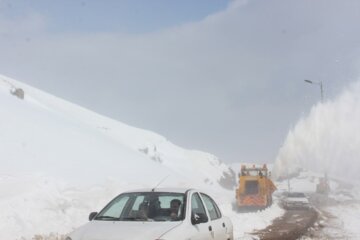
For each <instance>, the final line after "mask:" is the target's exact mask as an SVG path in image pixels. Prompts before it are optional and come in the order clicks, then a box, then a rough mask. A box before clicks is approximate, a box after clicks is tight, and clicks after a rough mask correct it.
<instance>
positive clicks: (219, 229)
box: [201, 193, 227, 240]
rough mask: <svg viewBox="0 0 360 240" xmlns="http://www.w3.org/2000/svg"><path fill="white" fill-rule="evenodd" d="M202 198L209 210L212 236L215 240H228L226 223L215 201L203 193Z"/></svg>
mask: <svg viewBox="0 0 360 240" xmlns="http://www.w3.org/2000/svg"><path fill="white" fill-rule="evenodd" d="M201 198H202V199H203V201H204V204H205V207H206V209H207V212H208V215H209V220H210V226H211V228H212V231H211V232H212V235H213V236H214V238H213V239H214V240H223V239H226V227H227V226H226V223H225V222H224V220H223V219H222V216H221V212H220V209H219V207H218V206H217V204H216V203H215V201H214V200H213V199H212V198H211V197H209V196H208V195H206V194H204V193H201Z"/></svg>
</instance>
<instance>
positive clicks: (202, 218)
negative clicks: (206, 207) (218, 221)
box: [191, 212, 209, 225]
mask: <svg viewBox="0 0 360 240" xmlns="http://www.w3.org/2000/svg"><path fill="white" fill-rule="evenodd" d="M208 220H209V218H208V217H207V216H206V214H204V213H194V212H192V213H191V224H192V225H196V224H200V223H206V222H207V221H208Z"/></svg>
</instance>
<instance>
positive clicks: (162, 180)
mask: <svg viewBox="0 0 360 240" xmlns="http://www.w3.org/2000/svg"><path fill="white" fill-rule="evenodd" d="M169 176H170V175H167V176H166V177H164V178H163V179H161V181H160V182H159V183H158V184H157V185H156V186H155V187H154V188H153V189H151V191H152V192H154V191H155V188H157V187H158V186H159V185H160V184H162V183H163V182H164V181H165V180H166V179H167V178H168V177H169Z"/></svg>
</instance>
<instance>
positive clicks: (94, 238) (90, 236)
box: [70, 221, 182, 240]
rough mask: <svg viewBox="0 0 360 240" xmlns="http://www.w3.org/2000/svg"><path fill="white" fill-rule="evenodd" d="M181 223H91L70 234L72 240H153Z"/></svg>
mask: <svg viewBox="0 0 360 240" xmlns="http://www.w3.org/2000/svg"><path fill="white" fill-rule="evenodd" d="M181 223H182V222H138V221H136V222H124V221H91V222H89V223H87V224H85V225H84V226H82V227H80V228H78V229H77V230H75V231H74V232H73V233H71V234H70V237H71V239H72V240H129V239H131V240H145V239H146V240H147V239H149V240H155V239H157V238H159V237H160V236H161V235H163V234H164V233H166V232H168V231H169V230H171V229H173V228H175V227H177V226H178V225H180V224H181Z"/></svg>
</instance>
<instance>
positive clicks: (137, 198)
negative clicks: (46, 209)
mask: <svg viewBox="0 0 360 240" xmlns="http://www.w3.org/2000/svg"><path fill="white" fill-rule="evenodd" d="M89 220H90V222H88V223H87V224H85V225H83V226H82V227H80V228H78V229H77V230H75V231H74V232H72V233H71V234H69V235H68V236H67V237H66V240H233V225H232V223H231V221H230V219H229V218H227V217H225V216H223V215H222V213H221V211H220V209H219V207H218V206H217V204H216V203H215V201H214V200H213V199H212V198H211V197H210V196H209V195H207V194H205V193H202V192H199V191H196V190H194V189H183V190H180V189H146V190H138V191H133V192H125V193H122V194H120V195H119V196H117V197H116V198H114V199H113V200H112V201H111V202H110V203H109V204H107V205H106V206H105V208H104V209H102V210H101V211H100V212H99V213H96V212H93V213H91V214H90V216H89Z"/></svg>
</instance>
